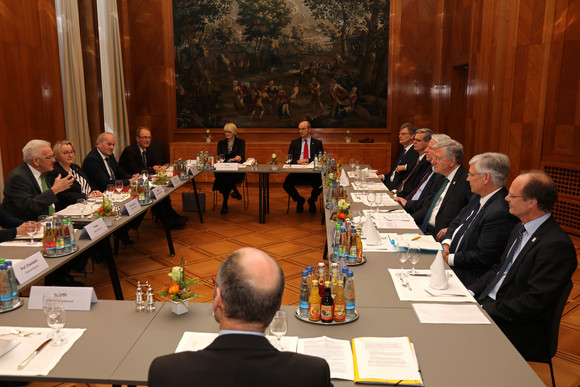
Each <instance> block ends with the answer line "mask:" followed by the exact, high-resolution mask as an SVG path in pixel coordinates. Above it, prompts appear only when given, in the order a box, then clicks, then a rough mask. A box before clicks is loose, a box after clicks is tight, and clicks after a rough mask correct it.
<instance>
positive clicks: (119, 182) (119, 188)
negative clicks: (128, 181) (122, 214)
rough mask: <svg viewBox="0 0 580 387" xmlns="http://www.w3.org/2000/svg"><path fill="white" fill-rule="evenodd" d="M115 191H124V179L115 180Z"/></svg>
mask: <svg viewBox="0 0 580 387" xmlns="http://www.w3.org/2000/svg"><path fill="white" fill-rule="evenodd" d="M115 191H117V193H118V194H120V193H121V191H123V180H115Z"/></svg>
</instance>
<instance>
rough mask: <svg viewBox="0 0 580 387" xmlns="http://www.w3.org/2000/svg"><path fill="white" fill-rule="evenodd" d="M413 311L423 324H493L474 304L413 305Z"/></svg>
mask: <svg viewBox="0 0 580 387" xmlns="http://www.w3.org/2000/svg"><path fill="white" fill-rule="evenodd" d="M413 309H414V310H415V313H416V314H417V317H418V318H419V321H421V323H422V324H484V325H489V324H491V322H490V321H489V320H488V319H487V317H485V315H484V314H483V313H482V312H481V309H480V308H479V307H478V306H477V305H472V304H470V305H464V304H454V305H451V304H413Z"/></svg>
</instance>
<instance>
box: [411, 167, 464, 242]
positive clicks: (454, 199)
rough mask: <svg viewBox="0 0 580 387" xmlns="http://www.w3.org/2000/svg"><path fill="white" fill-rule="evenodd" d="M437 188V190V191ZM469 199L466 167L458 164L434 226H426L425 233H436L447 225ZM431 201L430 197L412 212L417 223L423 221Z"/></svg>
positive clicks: (419, 223)
mask: <svg viewBox="0 0 580 387" xmlns="http://www.w3.org/2000/svg"><path fill="white" fill-rule="evenodd" d="M442 184H443V181H441V184H440V185H439V188H441V185H442ZM439 188H438V189H437V191H439ZM437 191H436V193H437ZM469 199H471V186H470V185H469V182H468V181H467V169H465V168H463V166H461V165H460V166H459V169H458V170H457V172H455V176H453V180H452V181H450V182H449V188H447V193H446V194H445V197H444V198H443V201H442V202H441V206H440V207H439V211H438V212H437V216H436V217H435V227H431V226H427V234H431V235H436V234H437V232H439V230H441V229H442V228H445V227H447V226H449V224H450V223H451V221H452V220H453V219H454V218H455V217H456V216H457V215H458V214H459V212H460V211H461V210H462V209H463V207H465V206H466V205H467V203H469ZM432 201H433V200H432V199H431V200H430V201H429V202H428V203H425V204H424V205H423V207H422V208H421V209H420V210H418V211H417V212H415V213H414V214H413V218H414V219H415V222H417V224H418V225H421V224H422V223H423V218H424V217H425V214H427V211H428V210H429V207H430V206H431V202H432Z"/></svg>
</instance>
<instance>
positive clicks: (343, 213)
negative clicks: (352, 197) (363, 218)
mask: <svg viewBox="0 0 580 387" xmlns="http://www.w3.org/2000/svg"><path fill="white" fill-rule="evenodd" d="M349 208H350V203H349V202H347V201H346V200H344V199H340V200H339V201H338V202H337V203H336V208H335V209H334V211H333V213H332V217H331V219H332V220H334V221H343V220H345V219H346V217H347V215H348V209H349Z"/></svg>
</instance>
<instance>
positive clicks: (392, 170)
mask: <svg viewBox="0 0 580 387" xmlns="http://www.w3.org/2000/svg"><path fill="white" fill-rule="evenodd" d="M405 153H407V149H405V148H403V151H402V152H401V155H400V156H399V158H398V159H397V162H396V163H395V166H394V167H393V169H391V172H389V176H387V177H386V178H385V180H390V181H393V179H394V178H395V169H397V167H398V166H399V163H400V162H401V160H402V159H403V156H405Z"/></svg>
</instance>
